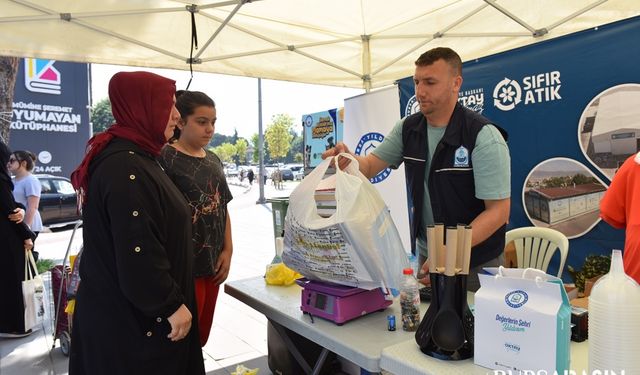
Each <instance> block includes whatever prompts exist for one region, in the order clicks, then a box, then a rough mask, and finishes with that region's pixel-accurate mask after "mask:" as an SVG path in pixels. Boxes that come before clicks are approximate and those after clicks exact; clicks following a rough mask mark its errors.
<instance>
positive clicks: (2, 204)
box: [0, 141, 35, 337]
mask: <svg viewBox="0 0 640 375" xmlns="http://www.w3.org/2000/svg"><path fill="white" fill-rule="evenodd" d="M10 155H11V151H9V148H8V147H7V145H5V144H4V143H3V142H1V141H0V238H2V246H1V248H2V250H1V251H0V259H2V264H3V266H4V267H3V268H2V272H0V300H2V308H0V337H23V336H26V335H28V334H29V333H31V330H29V331H25V329H24V301H23V298H22V280H24V264H25V251H27V250H31V249H32V248H33V239H34V238H35V235H34V234H33V233H32V232H31V231H30V230H29V227H27V225H26V224H25V223H24V221H22V218H23V217H24V211H23V210H21V209H19V207H20V205H19V204H18V203H16V201H15V200H14V198H13V183H12V182H11V177H9V171H8V170H7V166H8V165H9V164H10V163H12V162H10V161H9V160H10ZM13 163H15V162H13ZM16 214H17V215H16Z"/></svg>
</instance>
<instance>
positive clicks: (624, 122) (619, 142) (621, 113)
mask: <svg viewBox="0 0 640 375" xmlns="http://www.w3.org/2000/svg"><path fill="white" fill-rule="evenodd" d="M638 103H640V92H639V91H617V92H614V93H611V94H608V95H606V96H603V97H602V98H600V103H599V105H598V110H597V114H596V116H595V122H594V123H593V132H592V134H591V140H592V142H593V151H594V152H595V153H596V154H611V155H631V154H635V153H636V152H638V150H640V106H638ZM586 125H588V124H586Z"/></svg>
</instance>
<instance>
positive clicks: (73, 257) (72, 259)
mask: <svg viewBox="0 0 640 375" xmlns="http://www.w3.org/2000/svg"><path fill="white" fill-rule="evenodd" d="M76 256H77V255H69V266H70V267H71V270H72V271H73V266H74V265H75V263H76Z"/></svg>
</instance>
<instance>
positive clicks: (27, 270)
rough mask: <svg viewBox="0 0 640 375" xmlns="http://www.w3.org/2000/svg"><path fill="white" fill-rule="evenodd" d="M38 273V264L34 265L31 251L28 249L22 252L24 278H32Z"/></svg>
mask: <svg viewBox="0 0 640 375" xmlns="http://www.w3.org/2000/svg"><path fill="white" fill-rule="evenodd" d="M29 264H31V265H32V266H33V271H32V269H31V267H29ZM39 275H40V274H39V273H38V266H37V265H36V261H35V259H33V253H32V252H31V250H29V251H27V252H26V253H25V254H24V280H25V281H27V280H32V279H34V278H35V277H36V276H39Z"/></svg>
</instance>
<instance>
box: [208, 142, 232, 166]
mask: <svg viewBox="0 0 640 375" xmlns="http://www.w3.org/2000/svg"><path fill="white" fill-rule="evenodd" d="M211 151H213V153H215V154H216V155H218V157H219V158H220V160H222V161H223V162H224V163H230V162H232V161H233V157H234V156H235V155H236V146H234V145H232V144H231V143H227V142H225V143H223V144H221V145H220V146H218V147H214V148H212V149H211Z"/></svg>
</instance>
